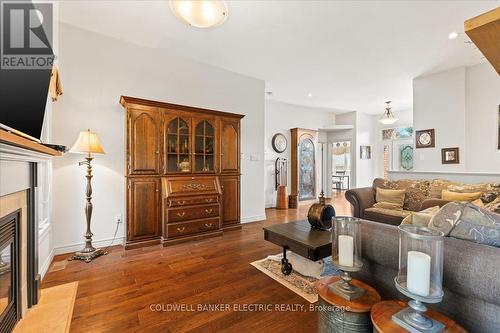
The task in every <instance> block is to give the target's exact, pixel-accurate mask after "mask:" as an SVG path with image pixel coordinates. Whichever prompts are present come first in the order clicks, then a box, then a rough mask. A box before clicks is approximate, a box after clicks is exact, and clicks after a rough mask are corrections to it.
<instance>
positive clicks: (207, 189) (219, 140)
mask: <svg viewBox="0 0 500 333" xmlns="http://www.w3.org/2000/svg"><path fill="white" fill-rule="evenodd" d="M120 103H121V105H122V106H123V107H124V108H125V109H126V112H127V114H126V142H127V144H126V154H125V155H126V170H125V178H126V182H127V196H126V209H127V214H126V215H127V236H126V244H125V247H126V248H133V247H140V246H145V245H151V244H157V243H159V242H161V243H163V245H165V246H166V245H169V244H175V243H179V242H185V241H189V240H193V239H200V238H205V237H212V236H218V235H221V234H222V232H223V231H224V230H232V229H238V228H240V227H241V226H240V121H241V118H243V116H242V115H238V114H232V113H227V112H219V111H214V110H207V109H201V108H195V107H189V106H182V105H175V104H170V103H163V102H156V101H150V100H144V99H139V98H134V97H127V96H122V97H121V99H120Z"/></svg>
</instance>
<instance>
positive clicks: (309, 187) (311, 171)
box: [290, 128, 317, 200]
mask: <svg viewBox="0 0 500 333" xmlns="http://www.w3.org/2000/svg"><path fill="white" fill-rule="evenodd" d="M290 133H291V144H290V147H291V160H292V162H291V169H292V178H291V180H292V181H291V185H292V186H291V194H292V195H293V196H297V197H298V199H299V200H311V199H314V198H315V196H316V148H315V145H316V141H317V131H314V130H308V129H304V128H292V129H290Z"/></svg>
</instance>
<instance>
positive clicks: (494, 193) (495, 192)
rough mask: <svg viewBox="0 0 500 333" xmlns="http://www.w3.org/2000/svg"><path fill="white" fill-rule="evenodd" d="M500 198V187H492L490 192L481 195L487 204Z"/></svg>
mask: <svg viewBox="0 0 500 333" xmlns="http://www.w3.org/2000/svg"><path fill="white" fill-rule="evenodd" d="M499 196H500V187H491V188H490V189H489V190H488V191H486V192H484V193H483V194H482V195H481V200H482V201H483V203H485V204H487V203H490V202H493V201H495V199H496V198H498V197H499Z"/></svg>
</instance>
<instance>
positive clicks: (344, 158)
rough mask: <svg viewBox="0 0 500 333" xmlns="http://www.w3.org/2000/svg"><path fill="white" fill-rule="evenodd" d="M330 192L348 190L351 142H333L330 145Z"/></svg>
mask: <svg viewBox="0 0 500 333" xmlns="http://www.w3.org/2000/svg"><path fill="white" fill-rule="evenodd" d="M331 151H332V156H331V159H332V177H331V178H332V180H331V184H332V192H333V191H344V190H348V189H349V188H350V183H351V174H352V172H351V170H352V169H351V159H352V152H351V151H352V142H351V140H343V141H334V142H333V143H332V150H331Z"/></svg>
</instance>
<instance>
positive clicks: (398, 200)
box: [375, 187, 406, 207]
mask: <svg viewBox="0 0 500 333" xmlns="http://www.w3.org/2000/svg"><path fill="white" fill-rule="evenodd" d="M405 192H406V191H405V190H386V189H383V188H380V187H377V193H376V197H375V200H376V201H377V202H389V203H394V204H397V205H399V206H401V207H403V204H404V201H405Z"/></svg>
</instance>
